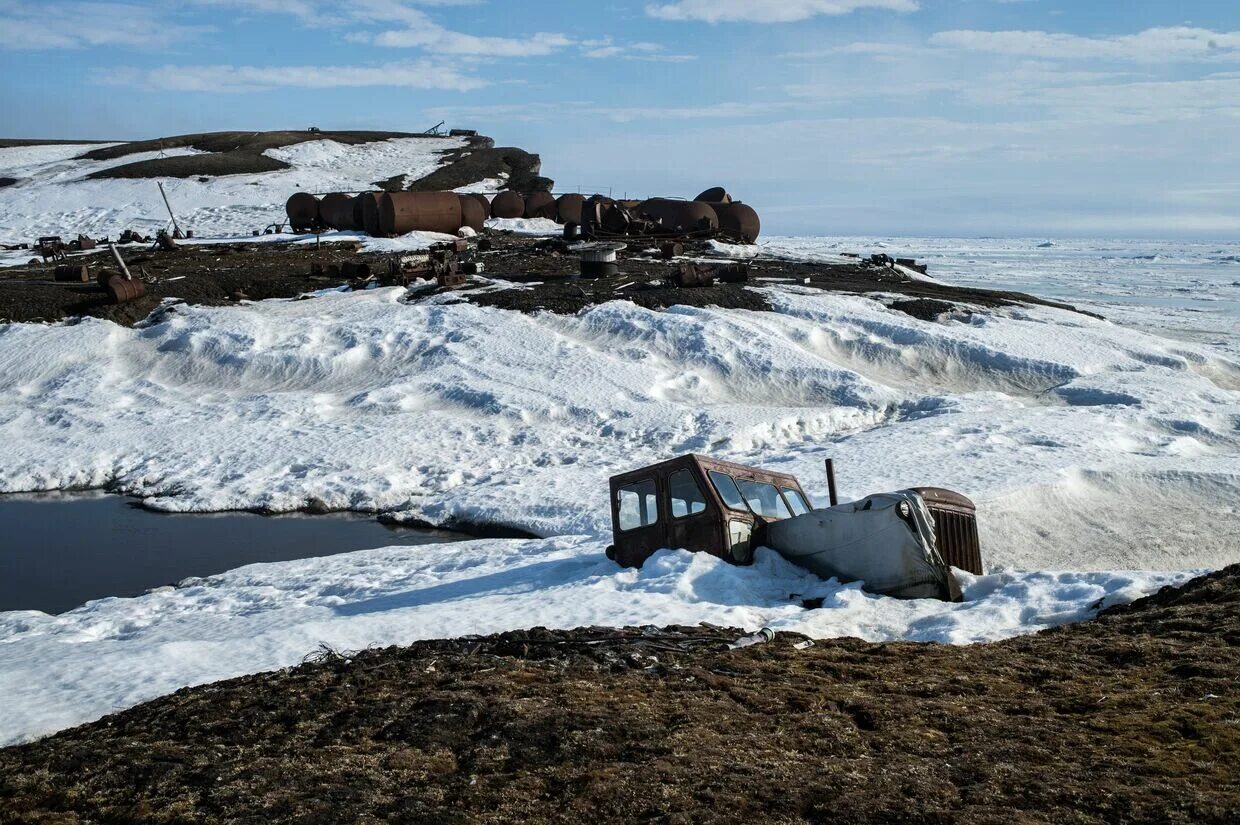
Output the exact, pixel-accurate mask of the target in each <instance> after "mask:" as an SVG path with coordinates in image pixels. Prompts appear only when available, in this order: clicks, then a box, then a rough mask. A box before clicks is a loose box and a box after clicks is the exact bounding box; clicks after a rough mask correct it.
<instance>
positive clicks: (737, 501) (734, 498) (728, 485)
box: [709, 470, 749, 510]
mask: <svg viewBox="0 0 1240 825" xmlns="http://www.w3.org/2000/svg"><path fill="white" fill-rule="evenodd" d="M709 475H710V483H711V484H713V485H715V490H716V491H718V493H719V497H720V498H721V499H723V503H724V504H726V505H728V509H729V510H748V509H749V508H748V507H746V506H745V499H744V498H743V497H742V496H741V491H740V490H738V489H736V482H735V481H734V480H733V479H732V476H730V475H728V474H727V473H721V472H719V471H718V470H711V471H710V473H709Z"/></svg>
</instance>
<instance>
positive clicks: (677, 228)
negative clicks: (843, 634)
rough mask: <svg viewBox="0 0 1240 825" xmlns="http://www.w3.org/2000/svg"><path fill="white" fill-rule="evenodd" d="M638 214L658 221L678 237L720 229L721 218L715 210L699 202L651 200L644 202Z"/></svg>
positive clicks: (665, 199)
mask: <svg viewBox="0 0 1240 825" xmlns="http://www.w3.org/2000/svg"><path fill="white" fill-rule="evenodd" d="M638 212H640V213H641V214H643V215H645V216H647V217H649V218H653V219H654V220H656V221H658V222H659V223H660V224H662V226H663V228H664V230H666V231H668V232H674V233H676V234H678V235H679V234H688V233H691V232H698V231H702V230H712V231H713V230H716V229H718V228H719V216H718V215H717V214H715V210H714V209H712V208H711V207H710V206H709V205H708V204H705V203H701V202H699V201H675V200H670V199H668V198H651V199H650V200H648V201H643V202H642V204H641V206H639V207H638Z"/></svg>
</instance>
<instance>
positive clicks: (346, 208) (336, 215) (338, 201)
mask: <svg viewBox="0 0 1240 825" xmlns="http://www.w3.org/2000/svg"><path fill="white" fill-rule="evenodd" d="M319 216H320V217H321V218H322V219H323V223H324V224H325V225H326V226H327V227H328V228H329V229H340V230H344V231H346V232H347V231H350V230H353V229H357V228H358V227H357V224H355V223H354V222H353V198H352V197H351V196H349V195H345V194H342V193H340V192H333V193H332V194H330V195H324V196H323V200H321V201H319Z"/></svg>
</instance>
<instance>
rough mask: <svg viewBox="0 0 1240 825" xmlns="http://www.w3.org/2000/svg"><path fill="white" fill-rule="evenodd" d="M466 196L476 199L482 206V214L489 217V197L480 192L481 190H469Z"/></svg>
mask: <svg viewBox="0 0 1240 825" xmlns="http://www.w3.org/2000/svg"><path fill="white" fill-rule="evenodd" d="M468 197H471V198H473V199H474V200H476V201H478V203H479V204H480V205H481V206H482V214H483V215H484V216H485V217H487V218H489V217H491V199H490V198H488V197H487V196H486V195H484V194H482V193H481V192H471V193H469V195H468Z"/></svg>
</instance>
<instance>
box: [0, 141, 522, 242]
mask: <svg viewBox="0 0 1240 825" xmlns="http://www.w3.org/2000/svg"><path fill="white" fill-rule="evenodd" d="M108 145H115V144H73V145H57V146H15V147H0V176H4V177H12V178H16V179H17V181H18V182H17V183H16V184H14V185H12V186H6V187H0V243H18V242H23V241H24V242H30V241H33V240H35V239H37V238H38V237H40V236H42V235H65V236H66V237H73V236H76V234H77V233H79V232H81V233H85V234H88V235H94V236H103V235H109V236H111V237H116V236H117V235H119V234H120V233H121V232H122V231H123V230H125V229H134V230H137V231H139V232H142V233H143V234H154V233H155V232H156V231H157V230H159V229H163V228H164V227H165V226H166V225H167V224H168V213H167V210H166V208H165V207H164V202H163V199H162V198H161V196H160V193H159V188H158V186H157V185H156V180H155V179H149V178H142V179H134V180H128V179H125V180H112V179H96V180H90V179H88V177H89V175H91V174H94V173H95V172H98V171H101V170H104V169H109V168H112V167H116V166H122V165H125V164H128V163H133V162H136V161H141V160H151V159H154V158H158V157H174V156H179V155H187V154H196V153H197V150H194V149H167V150H164V151H163V152H143V153H135V154H130V155H125V156H124V157H120V158H117V159H114V160H108V161H92V160H82V159H80V158H79V157H78V156H79V155H82V154H84V153H86V152H89V151H90V150H92V149H97V148H100V146H108ZM465 145H466V141H465V139H464V138H438V137H416V138H393V139H391V140H380V141H374V142H371V143H363V144H359V145H356V146H348V145H345V144H342V143H337V142H335V141H332V140H311V141H306V142H304V143H298V144H295V145H292V146H286V147H283V148H279V149H268V150H267V151H266V152H264V154H266V155H268V156H269V157H272V158H275V159H277V160H281V161H284V162H285V163H288V164H291V168H289V169H283V170H280V171H277V172H264V173H262V174H253V175H226V176H222V177H208V178H205V179H200V178H197V177H191V178H160V179H159V181H160V182H162V183H163V185H164V189H165V190H166V191H167V193H168V200H169V202H170V203H171V205H172V207H173V209H174V210H175V211H176V215H177V220H178V222H179V223H180V225H181V226H182V227H184V228H186V229H193V230H194V234H195V235H197V236H199V237H203V238H223V237H245V238H248V237H249V236H250V235H251V233H252V231H253V230H255V229H257V230H262V229H264V228H265V227H267V226H268V225H270V224H273V223H283V222H284V221H285V220H286V219H287V218H286V216H285V212H284V203H285V201H286V200H288V197H289V196H290V195H292V194H293V193H294V192H298V191H302V192H315V193H319V194H323V193H327V192H359V191H363V190H369V189H374V188H375V184H376V183H378V182H380V181H384V180H387V179H389V178H391V177H393V176H395V175H401V174H403V175H405V177H406V180H417V179H420V178H423V177H425V176H426V175H429V174H430V173H431V172H434V171H435V170H436V169H438V168H440V167H441V166H442V165H443V157H442V154H441V153H443V152H447V151H451V150H455V149H460V148H462V147H463V146H465ZM490 183H499V182H497V181H483V182H479V183H478V184H475V185H474V186H473V187H470V188H475V189H478V190H479V191H495V190H494V189H493V188H488V185H489V184H490ZM25 257H26V258H28V257H29V255H26V256H25ZM13 262H16V261H13Z"/></svg>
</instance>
